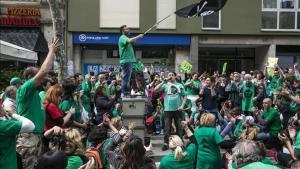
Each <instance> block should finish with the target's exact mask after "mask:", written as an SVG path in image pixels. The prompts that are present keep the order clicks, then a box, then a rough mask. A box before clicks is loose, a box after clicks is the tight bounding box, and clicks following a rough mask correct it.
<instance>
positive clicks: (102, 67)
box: [83, 64, 174, 76]
mask: <svg viewBox="0 0 300 169" xmlns="http://www.w3.org/2000/svg"><path fill="white" fill-rule="evenodd" d="M146 67H147V69H148V70H150V69H151V66H146ZM110 68H113V70H114V72H121V66H120V65H110V64H84V65H83V74H84V75H86V74H90V72H94V75H95V76H97V75H98V74H99V73H103V72H109V69H110ZM153 68H154V72H155V73H159V72H162V71H164V72H169V71H174V68H171V67H169V66H154V67H153Z"/></svg>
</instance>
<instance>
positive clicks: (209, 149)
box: [194, 127, 223, 169]
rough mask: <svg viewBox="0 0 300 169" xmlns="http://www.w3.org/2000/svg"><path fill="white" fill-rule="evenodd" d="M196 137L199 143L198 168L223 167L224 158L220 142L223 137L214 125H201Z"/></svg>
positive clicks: (219, 168) (212, 168) (215, 168)
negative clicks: (222, 157)
mask: <svg viewBox="0 0 300 169" xmlns="http://www.w3.org/2000/svg"><path fill="white" fill-rule="evenodd" d="M194 135H195V138H196V140H197V143H198V155H197V168H198V169H206V168H208V169H210V168H211V169H221V168H222V160H221V153H220V148H219V144H220V143H221V142H222V141H223V138H222V137H221V135H220V134H219V132H218V131H217V130H216V128H213V127H200V128H198V129H196V131H195V133H194Z"/></svg>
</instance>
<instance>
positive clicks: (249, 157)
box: [232, 140, 279, 169]
mask: <svg viewBox="0 0 300 169" xmlns="http://www.w3.org/2000/svg"><path fill="white" fill-rule="evenodd" d="M232 159H233V160H234V161H235V163H236V166H237V168H239V169H279V168H278V167H276V166H273V165H269V164H264V163H263V162H260V161H261V160H262V159H263V158H262V156H261V154H260V149H259V146H257V144H256V143H255V142H254V141H251V140H245V141H241V142H239V143H238V144H237V145H236V146H235V147H234V148H233V157H232Z"/></svg>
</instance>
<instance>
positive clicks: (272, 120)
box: [253, 98, 281, 141]
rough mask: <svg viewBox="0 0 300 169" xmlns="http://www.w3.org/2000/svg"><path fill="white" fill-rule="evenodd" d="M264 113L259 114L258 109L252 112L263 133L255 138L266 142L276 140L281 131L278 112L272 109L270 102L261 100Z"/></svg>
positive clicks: (268, 99) (269, 100)
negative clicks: (263, 129)
mask: <svg viewBox="0 0 300 169" xmlns="http://www.w3.org/2000/svg"><path fill="white" fill-rule="evenodd" d="M263 107H264V111H263V112H262V113H260V111H259V110H258V109H255V110H254V112H253V113H254V115H255V117H256V119H257V120H258V122H259V124H260V125H262V126H263V127H262V128H265V131H262V132H259V133H258V134H257V136H256V138H257V139H258V140H263V141H268V140H270V139H272V138H277V134H278V133H279V132H280V130H281V120H280V114H279V112H278V111H277V110H276V109H274V108H273V107H272V100H271V99H270V98H266V99H264V100H263Z"/></svg>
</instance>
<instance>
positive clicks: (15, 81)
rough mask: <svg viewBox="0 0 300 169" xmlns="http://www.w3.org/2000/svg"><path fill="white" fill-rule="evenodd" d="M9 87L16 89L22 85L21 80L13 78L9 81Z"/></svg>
mask: <svg viewBox="0 0 300 169" xmlns="http://www.w3.org/2000/svg"><path fill="white" fill-rule="evenodd" d="M10 85H12V86H16V87H17V89H18V88H19V87H20V86H21V85H22V80H21V79H20V78H19V77H13V78H11V80H10Z"/></svg>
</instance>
